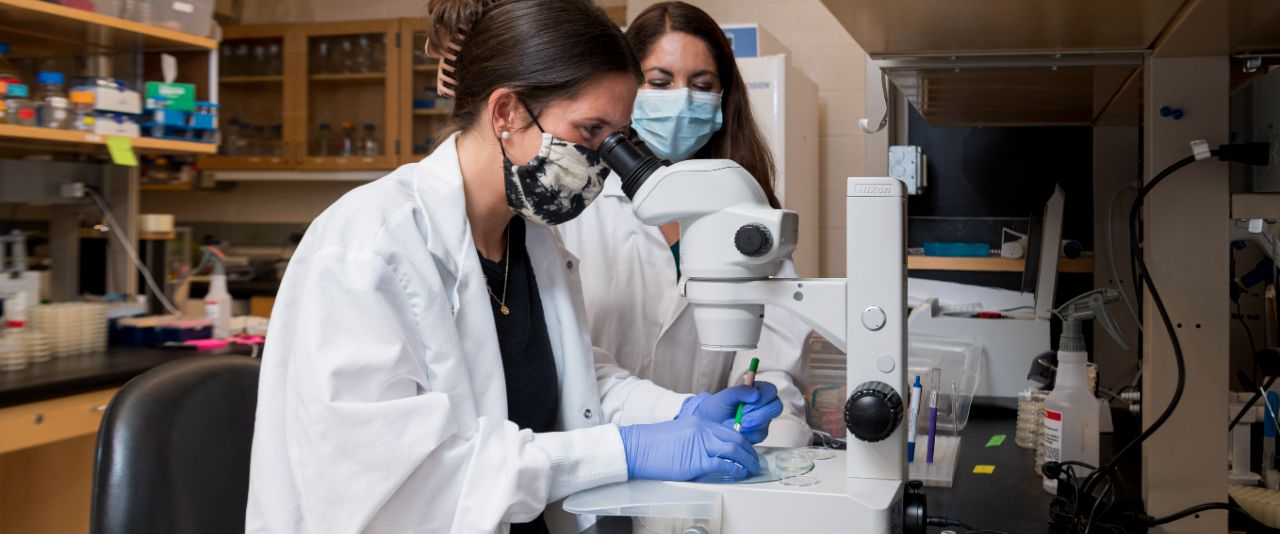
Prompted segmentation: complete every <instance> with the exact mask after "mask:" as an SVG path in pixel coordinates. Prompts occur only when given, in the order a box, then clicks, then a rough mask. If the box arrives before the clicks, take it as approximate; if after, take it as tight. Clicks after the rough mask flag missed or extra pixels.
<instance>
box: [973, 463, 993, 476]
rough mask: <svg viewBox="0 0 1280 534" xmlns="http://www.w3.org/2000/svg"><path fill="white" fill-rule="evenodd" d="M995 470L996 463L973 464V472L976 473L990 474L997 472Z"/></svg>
mask: <svg viewBox="0 0 1280 534" xmlns="http://www.w3.org/2000/svg"><path fill="white" fill-rule="evenodd" d="M995 472H996V466H994V465H975V466H973V473H974V474H975V475H990V474H992V473H995Z"/></svg>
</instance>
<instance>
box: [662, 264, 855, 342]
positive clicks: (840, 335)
mask: <svg viewBox="0 0 1280 534" xmlns="http://www.w3.org/2000/svg"><path fill="white" fill-rule="evenodd" d="M845 289H846V288H845V279H843V278H771V279H767V280H753V281H728V280H724V281H722V280H696V279H691V280H689V281H688V282H686V283H685V296H686V297H687V298H688V299H689V302H690V303H691V304H694V305H701V306H733V305H743V304H768V305H771V306H778V307H780V308H783V309H785V310H787V311H790V312H792V313H794V314H796V315H797V316H798V317H800V319H801V320H803V321H804V322H805V324H807V325H809V326H810V327H812V328H813V329H814V330H816V331H817V332H818V333H819V334H822V337H824V338H826V339H827V341H829V342H831V344H832V345H835V346H836V348H838V349H840V350H841V351H845V350H846V339H845V322H846V320H845V315H846V314H847V313H848V312H847V311H846V304H845V299H846V294H847V293H846V290H845Z"/></svg>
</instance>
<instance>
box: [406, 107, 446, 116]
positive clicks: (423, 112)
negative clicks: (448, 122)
mask: <svg viewBox="0 0 1280 534" xmlns="http://www.w3.org/2000/svg"><path fill="white" fill-rule="evenodd" d="M450 113H453V110H451V109H441V108H428V109H415V110H413V114H414V115H416V116H418V117H448V116H449V114H450Z"/></svg>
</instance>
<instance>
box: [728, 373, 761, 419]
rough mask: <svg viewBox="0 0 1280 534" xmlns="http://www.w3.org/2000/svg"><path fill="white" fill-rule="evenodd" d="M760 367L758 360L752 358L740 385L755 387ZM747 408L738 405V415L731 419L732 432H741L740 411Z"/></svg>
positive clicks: (744, 404)
mask: <svg viewBox="0 0 1280 534" xmlns="http://www.w3.org/2000/svg"><path fill="white" fill-rule="evenodd" d="M759 367H760V358H752V359H751V365H750V366H749V367H747V374H746V375H744V376H743V377H742V385H744V386H754V385H756V369H757V368H759ZM746 407H747V405H746V403H742V402H740V403H738V415H736V416H734V418H733V431H734V432H742V410H743V409H745V408H746Z"/></svg>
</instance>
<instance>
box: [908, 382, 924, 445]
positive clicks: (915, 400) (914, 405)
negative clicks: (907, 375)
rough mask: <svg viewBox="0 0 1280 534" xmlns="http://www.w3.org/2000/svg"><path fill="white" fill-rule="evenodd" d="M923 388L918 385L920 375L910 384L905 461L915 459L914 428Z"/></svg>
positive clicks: (916, 422) (916, 423) (918, 420)
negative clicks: (909, 409)
mask: <svg viewBox="0 0 1280 534" xmlns="http://www.w3.org/2000/svg"><path fill="white" fill-rule="evenodd" d="M923 395H924V390H923V389H922V388H921V386H920V377H919V376H916V383H914V384H911V412H910V415H908V417H907V463H912V462H914V461H915V459H916V428H917V427H918V426H919V425H920V397H921V396H923Z"/></svg>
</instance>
